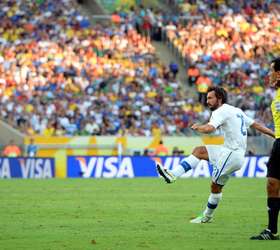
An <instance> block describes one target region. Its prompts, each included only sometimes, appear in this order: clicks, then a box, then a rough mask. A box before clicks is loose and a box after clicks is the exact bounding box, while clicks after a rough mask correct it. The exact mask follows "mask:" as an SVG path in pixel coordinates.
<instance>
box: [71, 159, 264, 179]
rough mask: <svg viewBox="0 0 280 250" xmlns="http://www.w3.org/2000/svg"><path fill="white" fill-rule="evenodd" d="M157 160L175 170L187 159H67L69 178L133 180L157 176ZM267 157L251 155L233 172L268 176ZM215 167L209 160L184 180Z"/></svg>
mask: <svg viewBox="0 0 280 250" xmlns="http://www.w3.org/2000/svg"><path fill="white" fill-rule="evenodd" d="M155 159H157V160H160V161H161V162H162V164H163V166H164V167H165V168H167V169H173V168H174V167H176V166H177V165H178V164H180V161H181V160H182V159H184V157H173V156H166V157H156V158H153V157H145V156H132V157H131V156H123V157H117V156H68V158H67V177H73V178H77V177H81V178H134V177H158V173H157V171H156V169H155V163H154V161H155ZM267 161H268V157H267V156H250V157H249V156H248V157H246V160H245V162H244V165H243V167H242V168H241V169H240V170H239V171H237V172H235V173H234V176H236V177H265V176H266V163H267ZM212 171H213V168H212V166H211V165H210V164H209V163H208V162H207V161H201V162H200V163H199V165H198V166H197V167H196V168H195V169H192V170H190V171H189V172H187V173H186V174H184V175H183V176H182V177H185V178H189V177H193V178H197V177H210V176H211V174H212Z"/></svg>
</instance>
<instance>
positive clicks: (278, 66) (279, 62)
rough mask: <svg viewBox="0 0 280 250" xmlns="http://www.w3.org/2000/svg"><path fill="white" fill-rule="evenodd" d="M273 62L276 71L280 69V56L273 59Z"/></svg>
mask: <svg viewBox="0 0 280 250" xmlns="http://www.w3.org/2000/svg"><path fill="white" fill-rule="evenodd" d="M271 63H274V70H275V71H280V57H278V58H276V59H274V60H272V61H271Z"/></svg>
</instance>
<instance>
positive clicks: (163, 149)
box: [154, 140, 168, 156]
mask: <svg viewBox="0 0 280 250" xmlns="http://www.w3.org/2000/svg"><path fill="white" fill-rule="evenodd" d="M154 155H159V156H165V155H168V148H167V147H166V146H164V145H163V141H162V140H160V142H159V145H158V146H157V147H156V150H155V152H154Z"/></svg>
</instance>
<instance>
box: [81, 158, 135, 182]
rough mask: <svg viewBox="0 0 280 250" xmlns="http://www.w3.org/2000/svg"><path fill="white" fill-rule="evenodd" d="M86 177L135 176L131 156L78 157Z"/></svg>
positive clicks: (82, 173)
mask: <svg viewBox="0 0 280 250" xmlns="http://www.w3.org/2000/svg"><path fill="white" fill-rule="evenodd" d="M76 160H77V161H78V163H79V167H80V170H81V175H82V177H84V178H89V177H95V178H101V177H103V178H122V177H128V178H133V177H134V171H133V166H132V162H131V158H130V157H123V158H121V159H120V158H118V157H90V158H88V157H87V158H85V157H76Z"/></svg>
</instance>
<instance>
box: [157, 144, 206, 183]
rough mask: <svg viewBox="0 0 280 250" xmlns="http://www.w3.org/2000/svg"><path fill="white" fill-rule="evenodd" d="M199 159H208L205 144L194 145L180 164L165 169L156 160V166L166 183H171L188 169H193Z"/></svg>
mask: <svg viewBox="0 0 280 250" xmlns="http://www.w3.org/2000/svg"><path fill="white" fill-rule="evenodd" d="M200 160H208V153H207V150H206V147H205V146H201V147H196V148H195V149H194V150H193V152H192V154H191V155H190V156H188V157H186V158H185V159H184V160H183V161H181V162H180V165H178V166H177V167H176V168H174V169H172V170H168V169H165V168H164V167H163V166H162V165H161V164H160V163H158V162H156V168H157V171H158V173H159V175H160V176H162V177H163V179H164V180H165V182H166V183H173V182H175V181H176V178H177V177H180V176H181V175H183V174H184V173H186V172H188V171H189V170H190V169H195V168H196V166H197V165H198V163H199V162H200Z"/></svg>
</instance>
